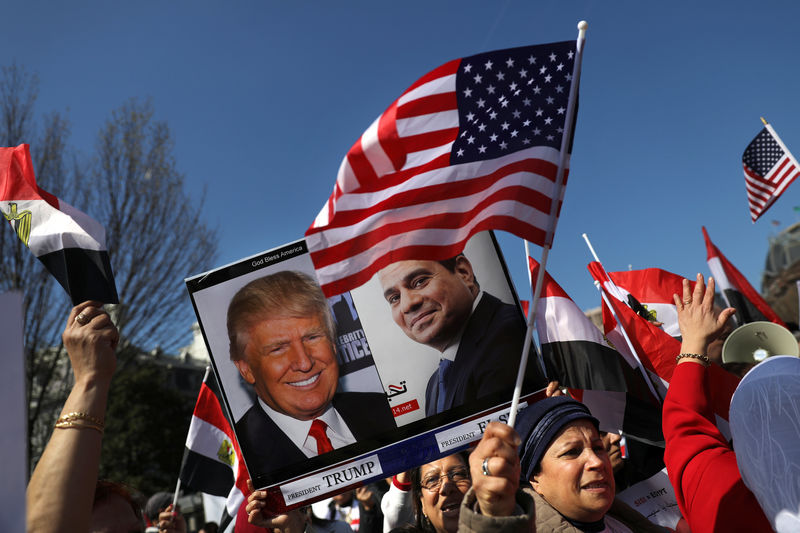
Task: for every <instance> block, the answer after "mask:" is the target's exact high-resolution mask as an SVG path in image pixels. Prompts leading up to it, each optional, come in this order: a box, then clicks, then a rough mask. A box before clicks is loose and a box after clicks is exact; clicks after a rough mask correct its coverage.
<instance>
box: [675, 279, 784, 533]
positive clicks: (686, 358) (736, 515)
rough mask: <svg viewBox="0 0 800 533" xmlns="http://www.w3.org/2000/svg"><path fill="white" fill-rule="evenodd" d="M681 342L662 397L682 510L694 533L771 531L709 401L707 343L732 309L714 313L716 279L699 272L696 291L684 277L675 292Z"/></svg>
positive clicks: (677, 491)
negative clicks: (679, 287)
mask: <svg viewBox="0 0 800 533" xmlns="http://www.w3.org/2000/svg"><path fill="white" fill-rule="evenodd" d="M675 304H676V306H677V308H678V322H679V323H680V327H681V335H682V336H683V342H682V344H681V353H680V354H679V355H678V356H677V360H678V365H677V368H676V369H675V372H674V373H673V374H672V379H671V380H670V386H669V391H668V392H667V397H666V399H665V401H664V414H663V429H664V437H665V439H666V450H665V453H664V462H665V463H666V465H667V472H668V474H669V478H670V481H671V482H672V486H673V487H674V489H675V495H676V496H677V499H678V506H679V507H680V510H681V514H682V515H683V516H684V517H685V518H686V519H687V521H688V522H689V527H690V528H691V530H692V533H704V532H714V531H755V532H760V531H771V530H772V527H771V525H770V523H769V521H768V520H767V518H766V516H765V515H764V512H763V511H762V510H761V507H760V506H759V504H758V501H757V500H756V497H755V496H754V495H753V493H752V492H750V490H749V489H748V488H747V487H746V486H745V484H744V482H743V481H742V476H741V474H740V473H739V468H738V466H737V464H736V454H735V453H734V451H733V449H732V448H731V446H730V445H729V444H728V441H727V440H726V439H725V437H724V436H723V435H722V433H720V431H719V429H717V426H716V420H715V415H714V412H713V411H712V409H711V404H710V401H709V399H710V391H709V386H708V380H707V375H708V371H707V368H708V367H709V365H710V364H711V362H710V361H709V359H708V357H707V356H706V348H707V347H708V343H709V342H711V341H712V340H714V339H715V338H716V337H717V335H718V334H719V332H720V331H721V330H722V329H723V328H724V326H725V322H726V321H727V320H728V318H729V317H730V316H731V315H732V314H733V313H734V309H732V308H728V309H725V310H724V311H722V312H721V313H720V314H719V315H717V316H715V315H714V280H713V279H711V278H709V280H708V287H706V286H705V284H704V282H703V276H702V275H700V274H698V275H697V284H696V285H695V289H694V291H693V292H692V291H691V290H690V287H689V282H688V280H684V282H683V298H682V299H681V298H679V297H678V295H675Z"/></svg>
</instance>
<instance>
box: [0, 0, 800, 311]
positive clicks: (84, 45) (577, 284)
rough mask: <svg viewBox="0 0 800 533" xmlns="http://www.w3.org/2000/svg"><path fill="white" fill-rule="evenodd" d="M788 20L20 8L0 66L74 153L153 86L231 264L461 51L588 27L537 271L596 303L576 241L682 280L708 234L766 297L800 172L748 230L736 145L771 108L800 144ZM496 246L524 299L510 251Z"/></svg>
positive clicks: (666, 11) (758, 12) (547, 8)
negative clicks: (28, 88) (545, 255)
mask: <svg viewBox="0 0 800 533" xmlns="http://www.w3.org/2000/svg"><path fill="white" fill-rule="evenodd" d="M798 11H800V7H798V6H797V5H795V4H794V3H793V2H788V1H785V2H778V1H775V0H767V1H764V2H760V3H758V4H756V3H752V2H742V1H738V0H737V1H730V2H717V1H707V2H688V1H674V2H669V3H667V2H659V3H654V2H640V1H638V2H634V1H620V2H608V1H606V2H599V1H590V0H572V1H569V2H563V1H541V0H536V1H534V0H528V1H523V0H506V1H497V2H492V1H480V2H479V1H471V0H463V1H459V2H455V1H454V2H448V1H444V0H435V1H431V0H427V1H418V0H406V1H404V2H388V1H372V2H366V1H352V2H310V1H297V2H277V1H265V0H262V1H255V0H251V1H236V2H209V1H188V0H186V1H185V0H178V1H159V2H156V1H142V2H136V3H130V2H128V3H123V2H100V1H86V2H71V3H65V2H43V1H40V0H29V1H26V2H14V3H12V4H10V5H8V6H5V7H4V8H3V19H4V24H3V26H4V28H3V31H2V32H0V50H2V60H1V61H0V62H2V64H10V63H11V62H12V61H16V62H17V63H18V64H21V65H24V66H25V67H27V68H28V69H29V70H31V71H34V72H36V73H38V75H39V78H40V81H41V87H40V93H39V99H38V106H37V108H38V110H39V111H40V112H43V111H50V110H59V111H64V112H66V113H67V114H68V116H69V118H70V120H71V123H72V137H71V145H72V146H74V147H75V149H76V150H79V151H81V152H84V153H88V152H90V151H91V148H92V146H93V144H94V142H95V137H96V134H97V131H98V130H99V128H100V127H101V126H102V123H103V121H104V120H105V119H106V118H107V117H108V116H109V114H110V111H111V110H112V109H114V108H115V107H118V106H119V105H120V104H121V103H123V102H124V101H125V100H126V99H128V98H129V97H132V96H135V97H140V98H147V97H149V98H151V99H152V102H153V105H154V108H155V111H156V117H157V118H158V119H160V120H165V121H167V122H168V123H169V126H170V127H171V130H172V133H173V136H174V138H175V141H176V148H175V156H176V158H177V162H178V167H179V169H180V170H181V171H182V172H183V173H184V174H185V176H186V183H187V186H188V187H189V188H190V190H191V191H192V194H193V195H194V196H196V197H199V196H200V193H201V191H202V190H203V188H205V190H206V191H207V202H206V211H207V216H208V218H209V221H210V223H211V224H212V225H216V226H218V227H219V238H220V242H219V255H218V257H217V258H216V261H215V264H217V265H222V264H225V263H228V262H231V261H234V260H236V259H238V258H241V257H244V256H247V255H251V254H254V253H257V252H259V251H262V250H265V249H268V248H272V247H274V246H277V245H280V244H283V243H285V242H288V241H291V240H294V239H296V238H299V237H301V236H302V235H303V233H304V232H305V230H306V228H307V227H308V226H309V224H310V223H311V221H312V220H313V218H314V216H315V215H316V214H317V212H318V211H319V209H320V207H321V206H322V204H323V202H324V201H325V200H326V199H327V197H328V195H329V194H330V191H331V188H332V186H333V183H334V180H335V177H336V171H337V169H338V167H339V163H340V161H341V159H342V157H343V156H344V154H345V153H346V151H347V149H348V148H349V147H350V146H351V145H352V143H353V142H354V141H355V140H356V139H357V138H358V137H359V136H360V135H361V133H362V132H363V130H364V129H365V128H366V127H367V126H368V125H369V124H370V123H371V122H372V121H373V120H374V119H375V117H377V116H378V114H380V113H381V112H382V111H383V110H384V109H385V108H386V106H388V105H389V104H390V103H391V102H392V101H393V100H394V99H395V98H396V97H397V96H399V95H400V93H401V92H402V91H403V90H404V89H405V88H406V87H407V86H408V85H410V84H411V83H412V82H414V81H415V80H416V79H417V78H418V77H420V76H421V75H423V74H424V73H426V72H427V71H429V70H431V69H432V68H434V67H436V66H438V65H440V64H442V63H444V62H446V61H448V60H450V59H454V58H457V57H461V56H465V55H472V54H475V53H479V52H483V51H488V50H493V49H499V48H507V47H512V46H521V45H526V44H537V43H544V42H549V41H560V40H567V39H573V38H575V37H576V36H577V29H576V24H577V22H578V21H579V20H581V19H585V20H587V21H588V23H589V30H588V32H587V42H586V49H585V56H584V62H583V65H584V69H583V75H582V76H583V77H582V82H581V102H580V111H579V113H578V122H577V129H576V136H575V144H574V152H573V157H572V163H571V167H572V170H571V175H570V180H569V184H568V186H567V191H566V199H565V204H564V207H563V210H562V216H561V219H560V221H559V224H558V229H557V232H556V239H555V244H554V248H553V251H552V252H551V254H550V261H549V263H548V270H549V271H550V272H551V273H552V274H553V276H554V277H555V278H556V280H558V281H559V283H561V285H562V286H564V288H565V289H566V290H567V292H568V293H569V294H570V295H571V296H572V298H573V299H574V300H576V302H577V303H578V304H579V305H580V306H581V307H583V308H588V307H594V306H596V305H598V303H599V296H598V295H597V293H596V291H595V289H594V288H593V286H592V284H591V278H590V277H589V275H588V272H587V270H586V263H587V262H588V261H589V260H590V255H589V252H588V249H587V248H586V246H585V244H584V242H583V240H582V239H581V237H580V235H581V233H584V232H586V233H588V234H589V237H590V238H591V240H592V242H593V244H594V246H595V248H596V250H597V252H598V254H599V255H600V258H601V259H602V260H603V262H604V264H605V266H606V268H607V269H608V270H622V269H627V268H628V266H629V265H631V266H632V267H633V268H646V267H661V268H665V269H667V270H671V271H673V272H675V273H678V274H682V275H686V276H693V275H694V274H695V273H696V272H698V271H702V272H704V273H706V272H707V270H708V269H707V266H706V262H705V248H704V244H703V238H702V234H701V231H700V227H701V226H702V225H705V226H706V227H707V228H708V230H709V233H710V235H711V238H712V239H713V240H714V242H715V243H716V244H717V246H718V247H719V248H720V249H721V250H722V252H723V253H724V254H726V255H727V257H728V258H729V259H730V260H731V261H732V262H733V263H734V264H735V265H736V266H737V267H738V268H739V269H740V270H741V271H742V272H743V273H744V274H745V276H747V277H748V279H749V280H750V281H751V283H753V284H754V285H755V286H756V287H757V288H758V286H759V285H760V276H761V270H762V268H763V264H764V258H765V254H766V250H767V238H768V236H769V235H770V234H773V233H775V232H776V231H777V230H779V229H782V228H783V227H786V226H787V225H789V224H791V223H793V222H795V221H796V220H797V218H796V215H795V214H794V211H793V209H792V208H793V206H795V205H800V189H797V187H800V185H793V186H792V187H790V188H789V189H788V191H787V192H786V193H785V194H784V195H783V197H782V198H781V199H780V200H779V201H778V202H777V204H776V205H775V206H773V207H772V209H771V210H770V211H768V212H767V214H766V215H765V216H764V217H763V218H762V219H761V220H759V221H758V222H757V223H756V224H755V225H754V224H752V223H751V222H750V218H749V213H748V210H747V200H746V196H745V190H744V180H743V177H742V171H741V153H742V151H743V150H744V148H745V146H746V145H747V143H748V142H749V141H750V140H751V139H752V138H753V137H754V136H755V135H756V134H757V133H758V131H759V130H760V128H761V123H760V121H759V116H762V115H763V116H765V117H766V118H767V119H768V120H769V121H770V122H771V123H772V124H773V126H774V127H775V129H776V130H777V132H778V133H779V134H780V135H781V137H782V139H783V141H784V142H785V143H786V144H787V145H788V147H789V148H790V149H793V150H794V152H795V153H798V155H800V121H798V120H797V117H798V115H800V101H798V96H797V95H798V94H800V76H799V75H798V69H797V65H796V55H797V50H798V47H797V42H796V36H797V28H796V21H797V20H798V15H799V14H800V13H798ZM64 197H65V199H66V200H67V201H69V200H70V198H69V195H68V194H64ZM772 220H777V221H780V223H781V226H780V227H779V228H776V227H774V226H772V225H771V221H772ZM501 242H502V245H503V248H504V251H505V253H506V260H507V261H508V263H509V265H510V267H511V270H512V274H513V276H514V279H515V281H516V284H517V289H518V291H519V292H520V294H521V295H524V294H526V293H528V291H529V289H528V288H527V287H526V284H527V275H526V272H525V268H524V264H525V263H524V257H523V255H522V254H523V252H522V250H523V249H522V243H521V241H520V240H519V239H517V238H515V237H511V236H503V237H502V238H501ZM535 255H537V256H538V249H537V252H536V253H535ZM196 273H198V272H186V275H187V276H189V275H193V274H196ZM523 297H524V296H523ZM188 305H189V300H188V297H187V306H188Z"/></svg>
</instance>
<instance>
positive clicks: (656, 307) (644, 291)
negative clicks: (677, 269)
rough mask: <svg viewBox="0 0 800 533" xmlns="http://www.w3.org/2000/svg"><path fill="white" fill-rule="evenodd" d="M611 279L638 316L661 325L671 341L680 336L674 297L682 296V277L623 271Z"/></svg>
mask: <svg viewBox="0 0 800 533" xmlns="http://www.w3.org/2000/svg"><path fill="white" fill-rule="evenodd" d="M608 276H609V277H610V278H611V280H612V281H613V282H614V284H616V286H617V287H618V288H619V289H620V291H621V292H622V293H623V294H624V295H625V296H626V299H627V304H628V305H629V306H630V307H631V309H633V310H634V311H636V313H637V314H638V315H639V316H641V317H643V318H646V319H647V320H649V321H650V322H657V323H660V324H661V329H663V330H664V331H665V332H667V333H668V334H669V335H671V336H672V337H679V336H680V334H681V330H680V327H679V326H678V311H677V309H676V308H675V301H674V300H673V299H672V295H673V294H683V280H684V279H685V278H684V277H683V276H679V275H677V274H673V273H672V272H667V271H666V270H662V269H660V268H645V269H642V270H622V271H619V272H609V273H608ZM694 284H695V282H694V281H690V286H691V288H692V290H693V289H694Z"/></svg>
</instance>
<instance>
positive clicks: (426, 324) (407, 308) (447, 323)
mask: <svg viewBox="0 0 800 533" xmlns="http://www.w3.org/2000/svg"><path fill="white" fill-rule="evenodd" d="M378 278H379V279H380V283H381V288H382V289H383V296H384V298H385V299H386V301H387V302H388V303H389V306H390V307H391V310H392V318H393V319H394V321H395V323H396V324H397V325H398V326H400V329H402V330H403V332H404V333H405V334H406V335H408V337H409V338H411V339H412V340H414V341H417V342H419V343H421V344H427V345H428V346H431V347H433V348H436V349H437V350H439V351H442V350H444V349H445V348H446V347H447V345H448V344H449V343H450V341H451V340H452V339H453V337H455V335H456V334H457V333H458V331H459V330H460V329H461V327H462V326H463V325H464V323H465V321H466V320H467V318H468V317H469V314H470V312H471V311H472V302H473V301H474V300H475V296H476V295H477V292H478V289H477V287H476V285H475V277H474V275H473V273H472V266H471V265H470V263H469V261H468V260H467V259H466V257H464V256H459V257H458V259H457V260H456V267H455V272H450V271H449V270H448V269H446V268H445V267H443V266H442V265H441V264H440V263H438V262H436V261H398V262H397V263H393V264H391V265H389V266H388V267H386V268H384V269H383V270H381V271H380V272H379V273H378Z"/></svg>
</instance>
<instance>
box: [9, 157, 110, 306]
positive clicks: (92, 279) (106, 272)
mask: <svg viewBox="0 0 800 533" xmlns="http://www.w3.org/2000/svg"><path fill="white" fill-rule="evenodd" d="M0 211H2V212H3V216H4V217H5V219H6V220H8V221H9V223H10V224H11V226H12V227H13V228H14V231H16V233H17V236H18V237H19V238H20V240H21V241H22V242H23V243H24V244H25V246H27V247H28V248H29V249H30V250H31V252H33V253H34V255H35V256H36V257H38V258H39V260H40V261H41V262H42V263H44V265H45V267H47V270H48V271H50V273H51V274H52V275H53V276H54V277H55V278H56V280H58V282H59V283H60V284H61V286H62V287H64V289H65V290H66V291H67V293H68V294H69V295H70V298H71V299H72V303H73V304H75V305H77V304H78V303H80V302H83V301H85V300H98V301H100V302H103V303H111V304H115V303H118V302H119V299H118V297H117V288H116V285H115V284H114V275H113V274H112V272H111V263H110V262H109V259H108V252H107V251H106V245H105V230H104V229H103V226H101V225H100V224H99V223H98V222H97V221H95V220H94V219H92V218H91V217H89V216H87V215H86V214H85V213H82V212H81V211H78V210H77V209H75V208H74V207H72V206H71V205H69V204H68V203H66V202H63V201H61V200H59V199H58V198H56V197H55V196H53V195H52V194H50V193H48V192H46V191H44V190H42V189H41V188H39V186H38V185H37V184H36V177H35V176H34V174H33V162H32V161H31V154H30V150H29V147H28V145H27V144H21V145H19V146H17V147H16V148H0Z"/></svg>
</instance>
